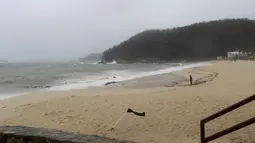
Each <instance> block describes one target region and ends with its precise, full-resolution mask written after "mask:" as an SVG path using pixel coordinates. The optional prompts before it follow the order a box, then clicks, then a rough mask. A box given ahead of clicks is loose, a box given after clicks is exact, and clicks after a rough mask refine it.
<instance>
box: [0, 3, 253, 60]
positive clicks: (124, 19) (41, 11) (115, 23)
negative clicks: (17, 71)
mask: <svg viewBox="0 0 255 143" xmlns="http://www.w3.org/2000/svg"><path fill="white" fill-rule="evenodd" d="M223 18H250V19H255V1H254V0H0V59H7V60H10V61H28V60H30V61H42V60H48V61H49V60H53V61H62V60H70V59H75V58H77V57H80V56H84V55H86V54H89V53H91V52H101V51H103V50H104V49H107V48H111V47H112V46H113V45H115V44H119V43H120V42H122V41H123V40H126V39H127V38H129V37H130V36H132V35H134V34H136V33H138V32H141V31H143V30H146V29H152V28H171V27H174V26H182V25H186V24H191V23H194V22H199V21H207V20H215V19H223Z"/></svg>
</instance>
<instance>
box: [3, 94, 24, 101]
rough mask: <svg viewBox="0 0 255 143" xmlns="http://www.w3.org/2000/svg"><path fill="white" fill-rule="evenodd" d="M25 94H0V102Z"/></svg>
mask: <svg viewBox="0 0 255 143" xmlns="http://www.w3.org/2000/svg"><path fill="white" fill-rule="evenodd" d="M25 94H26V93H14V94H0V100H5V99H9V98H13V97H17V96H21V95H25Z"/></svg>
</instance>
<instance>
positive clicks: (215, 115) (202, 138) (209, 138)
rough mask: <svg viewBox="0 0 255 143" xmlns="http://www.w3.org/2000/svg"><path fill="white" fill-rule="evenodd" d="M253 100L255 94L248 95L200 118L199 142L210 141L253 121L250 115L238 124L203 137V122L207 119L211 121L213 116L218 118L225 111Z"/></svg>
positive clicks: (254, 119)
mask: <svg viewBox="0 0 255 143" xmlns="http://www.w3.org/2000/svg"><path fill="white" fill-rule="evenodd" d="M254 100H255V94H254V95H252V96H250V97H248V98H246V99H244V100H242V101H240V102H238V103H236V104H233V105H231V106H229V107H227V108H225V109H223V110H221V111H219V112H217V113H215V114H213V115H211V116H209V117H206V118H204V119H202V120H201V121H200V138H201V143H207V142H210V141H212V140H215V139H217V138H219V137H222V136H224V135H226V134H229V133H231V132H234V131H236V130H238V129H241V128H243V127H246V126H248V125H251V124H253V123H255V117H252V118H250V119H248V120H246V121H243V122H241V123H239V124H236V125H233V126H232V127H229V128H227V129H224V130H222V131H219V132H217V133H214V134H212V135H210V136H208V137H205V123H207V122H209V121H211V120H213V119H215V118H218V117H220V116H222V115H224V114H226V113H228V112H230V111H232V110H235V109H236V108H239V107H241V106H243V105H245V104H247V103H250V102H252V101H254Z"/></svg>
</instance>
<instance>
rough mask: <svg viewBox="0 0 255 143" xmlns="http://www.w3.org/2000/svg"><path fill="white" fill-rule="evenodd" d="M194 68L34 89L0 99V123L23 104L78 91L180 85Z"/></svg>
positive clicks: (55, 98) (186, 79)
mask: <svg viewBox="0 0 255 143" xmlns="http://www.w3.org/2000/svg"><path fill="white" fill-rule="evenodd" d="M204 66H208V65H204ZM201 67H203V66H201ZM194 68H199V67H193V68H186V69H182V70H177V71H173V72H169V73H162V74H156V75H151V76H145V77H140V78H135V79H131V80H124V81H120V82H118V83H114V84H110V85H107V86H103V87H89V88H87V89H73V90H67V91H34V92H30V93H27V94H23V95H18V96H14V97H10V98H7V99H4V100H0V105H2V106H0V114H3V115H5V116H1V117H0V123H1V121H4V120H5V119H7V118H10V117H12V116H15V115H18V114H19V112H20V111H21V110H22V108H23V106H29V105H31V104H36V103H39V102H44V101H48V100H57V99H61V98H65V97H69V96H72V95H70V94H79V93H80V92H86V93H87V94H89V95H88V96H97V95H102V94H103V92H106V93H108V92H110V93H111V91H116V92H120V91H121V90H124V91H125V92H126V90H132V89H135V90H148V89H151V90H154V89H155V88H164V87H178V86H179V85H180V86H181V85H182V84H183V83H185V82H187V81H189V80H188V77H186V75H187V72H188V71H190V70H192V69H194ZM135 92H136V91H135ZM105 95H107V94H105ZM1 109H2V110H1ZM3 109H4V110H3ZM6 109H7V110H6ZM7 114H10V115H7Z"/></svg>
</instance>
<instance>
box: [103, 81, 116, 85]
mask: <svg viewBox="0 0 255 143" xmlns="http://www.w3.org/2000/svg"><path fill="white" fill-rule="evenodd" d="M114 83H119V82H115V81H111V82H106V83H105V84H104V85H110V84H114Z"/></svg>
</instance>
